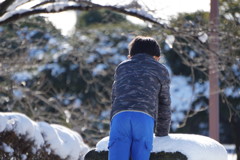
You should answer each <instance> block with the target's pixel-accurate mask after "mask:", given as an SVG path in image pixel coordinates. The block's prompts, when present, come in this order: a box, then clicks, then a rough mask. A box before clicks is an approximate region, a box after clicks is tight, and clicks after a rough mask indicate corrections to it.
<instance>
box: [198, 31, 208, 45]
mask: <svg viewBox="0 0 240 160" xmlns="http://www.w3.org/2000/svg"><path fill="white" fill-rule="evenodd" d="M198 39H199V40H200V41H201V42H202V43H206V42H207V40H208V35H207V33H205V32H199V33H198Z"/></svg>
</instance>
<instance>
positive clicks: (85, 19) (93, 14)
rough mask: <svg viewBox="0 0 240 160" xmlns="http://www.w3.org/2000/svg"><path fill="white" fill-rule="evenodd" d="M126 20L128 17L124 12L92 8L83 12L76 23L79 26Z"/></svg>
mask: <svg viewBox="0 0 240 160" xmlns="http://www.w3.org/2000/svg"><path fill="white" fill-rule="evenodd" d="M124 21H126V17H125V16H124V15H122V14H119V13H116V12H113V11H111V10H107V9H101V10H92V11H88V12H81V13H80V15H79V17H78V22H77V24H76V27H77V28H81V27H86V26H90V25H97V24H108V23H111V24H117V23H121V22H124Z"/></svg>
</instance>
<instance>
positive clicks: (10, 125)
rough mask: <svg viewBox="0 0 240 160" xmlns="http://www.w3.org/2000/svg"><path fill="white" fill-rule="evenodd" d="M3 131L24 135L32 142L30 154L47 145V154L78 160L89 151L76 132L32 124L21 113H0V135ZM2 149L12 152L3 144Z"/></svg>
mask: <svg viewBox="0 0 240 160" xmlns="http://www.w3.org/2000/svg"><path fill="white" fill-rule="evenodd" d="M4 131H14V132H15V133H16V135H26V136H27V138H28V139H29V140H33V141H34V145H35V148H33V151H32V152H36V150H38V149H40V148H41V147H42V146H44V145H45V146H46V144H47V145H49V148H48V152H49V154H50V153H51V152H53V153H54V154H57V155H58V156H59V157H61V158H62V159H65V158H66V157H69V159H70V160H78V159H79V158H82V157H83V156H84V155H85V153H87V152H88V150H89V147H88V146H87V145H86V144H84V142H83V140H82V137H81V136H80V135H79V134H78V133H77V132H75V131H72V130H70V129H68V128H66V127H64V126H60V125H56V124H48V123H46V122H34V121H32V120H31V119H29V118H28V117H27V116H25V115H24V114H21V113H3V112H0V133H1V132H4ZM2 147H3V148H4V150H5V151H9V152H14V150H13V149H12V148H11V147H10V146H8V145H7V144H5V143H4V144H3V146H2ZM34 150H35V151H34Z"/></svg>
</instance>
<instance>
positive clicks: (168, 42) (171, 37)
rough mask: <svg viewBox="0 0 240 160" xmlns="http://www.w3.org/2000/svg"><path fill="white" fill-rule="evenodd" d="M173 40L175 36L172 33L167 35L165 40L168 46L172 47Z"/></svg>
mask: <svg viewBox="0 0 240 160" xmlns="http://www.w3.org/2000/svg"><path fill="white" fill-rule="evenodd" d="M174 41H175V37H174V36H173V35H167V37H166V40H165V42H166V43H167V45H168V46H169V48H172V47H173V43H174Z"/></svg>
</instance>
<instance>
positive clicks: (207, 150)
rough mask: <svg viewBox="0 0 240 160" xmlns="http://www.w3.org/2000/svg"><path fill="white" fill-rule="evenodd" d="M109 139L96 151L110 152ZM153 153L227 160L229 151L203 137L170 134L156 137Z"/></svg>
mask: <svg viewBox="0 0 240 160" xmlns="http://www.w3.org/2000/svg"><path fill="white" fill-rule="evenodd" d="M108 140H109V137H105V138H103V139H102V140H100V141H99V142H98V143H97V145H96V151H98V152H101V151H108ZM152 152H155V153H157V152H170V153H174V152H181V153H182V154H184V155H186V156H187V158H188V160H213V159H217V160H227V151H226V149H225V148H224V146H223V145H221V144H220V143H218V142H217V141H215V140H213V139H211V138H209V137H206V136H201V135H194V134H169V136H165V137H155V136H154V140H153V150H152Z"/></svg>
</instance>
